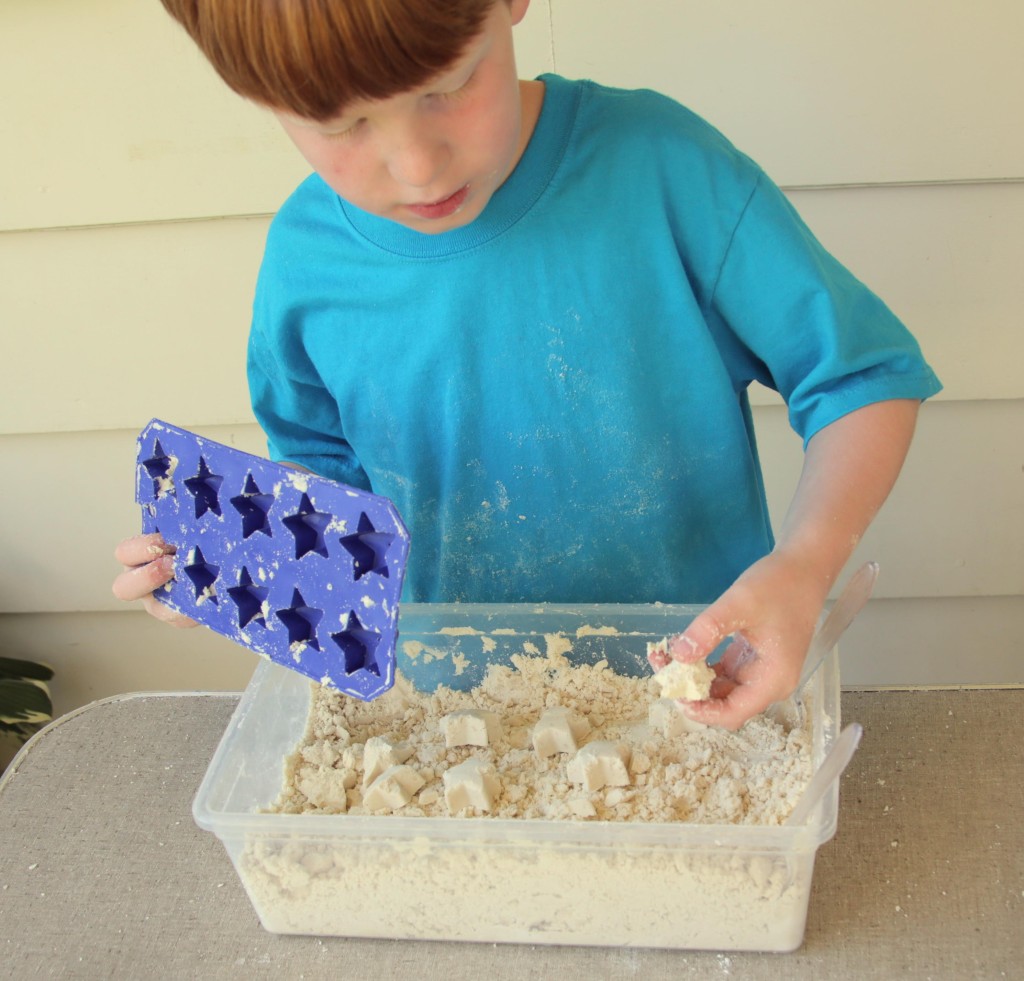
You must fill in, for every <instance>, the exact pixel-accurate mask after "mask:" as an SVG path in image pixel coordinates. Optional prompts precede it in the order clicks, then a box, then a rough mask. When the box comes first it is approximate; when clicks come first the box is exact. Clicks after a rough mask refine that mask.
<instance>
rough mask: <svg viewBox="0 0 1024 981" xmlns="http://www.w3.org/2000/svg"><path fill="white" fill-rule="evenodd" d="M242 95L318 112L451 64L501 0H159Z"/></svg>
mask: <svg viewBox="0 0 1024 981" xmlns="http://www.w3.org/2000/svg"><path fill="white" fill-rule="evenodd" d="M161 2H162V3H163V5H164V7H165V8H166V9H167V11H168V12H169V13H170V14H171V16H172V17H174V18H175V20H177V21H178V22H179V23H180V24H181V25H182V26H183V27H184V28H185V30H186V31H188V33H189V34H190V35H191V36H192V39H193V40H194V41H195V42H196V44H197V45H198V46H199V48H200V49H201V50H202V52H203V54H205V55H206V57H207V58H208V59H209V61H210V62H211V64H212V65H213V67H214V68H215V69H216V70H217V73H218V74H219V75H220V77H221V78H223V79H224V81H225V82H226V83H227V84H228V85H229V86H230V87H231V88H232V89H233V90H234V91H235V92H237V93H238V94H239V95H241V96H243V97H244V98H246V99H251V100H252V101H254V102H258V103H261V104H262V105H265V106H268V107H270V108H272V109H278V110H284V111H286V112H290V113H293V114H294V115H296V116H301V117H303V118H306V119H314V120H317V121H318V122H322V121H324V120H327V119H330V118H331V117H333V116H336V115H338V114H339V113H340V112H341V111H342V110H343V108H344V107H345V106H346V105H347V104H348V103H349V102H351V101H353V100H356V99H370V100H374V99H385V98H388V97H389V96H392V95H396V94H398V93H399V92H405V91H408V90H409V89H413V88H417V87H419V86H420V85H423V84H425V83H426V82H428V81H429V80H430V79H431V78H433V77H434V76H436V75H438V74H440V73H441V72H442V71H444V69H446V68H447V67H448V66H449V65H451V64H452V63H453V62H454V61H455V60H456V59H457V58H458V57H459V56H460V55H461V54H462V52H463V51H464V50H465V48H466V45H468V44H469V42H470V41H472V40H473V38H475V37H476V36H477V35H478V34H479V33H480V31H481V29H482V28H483V25H484V21H485V19H486V18H487V15H488V13H489V12H490V10H491V8H492V7H493V5H494V4H495V3H496V2H498V0H161Z"/></svg>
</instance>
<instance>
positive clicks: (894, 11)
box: [552, 0, 1024, 186]
mask: <svg viewBox="0 0 1024 981" xmlns="http://www.w3.org/2000/svg"><path fill="white" fill-rule="evenodd" d="M552 9H553V37H554V46H555V66H556V69H557V70H558V71H559V72H561V73H562V74H565V75H569V76H580V77H592V78H596V79H598V80H599V81H601V82H605V83H607V84H614V85H621V86H625V87H640V86H646V87H650V88H654V89H658V90H660V91H663V92H666V93H667V94H669V95H672V96H674V97H675V98H677V99H679V100H680V101H681V102H683V103H685V104H686V105H689V106H691V107H692V108H693V109H695V110H696V111H697V112H699V113H701V114H702V115H704V116H705V117H706V118H708V119H709V120H710V121H711V122H712V123H714V124H715V125H716V126H718V127H719V128H720V129H721V130H723V132H725V133H726V135H727V136H729V137H730V138H731V139H732V140H733V141H734V142H735V143H736V144H737V145H738V146H740V147H741V148H742V149H744V150H745V151H746V152H748V153H750V154H751V156H753V157H754V158H755V159H756V160H758V161H759V162H760V163H761V164H762V165H764V166H765V168H766V169H767V170H768V171H769V173H771V174H772V176H773V177H774V178H775V179H776V180H777V181H778V182H779V183H781V184H785V185H790V186H797V185H821V184H847V183H855V184H857V183H879V182H904V181H951V180H959V181H963V180H970V181H973V180H1001V179H1006V178H1013V179H1020V178H1021V177H1024V127H1021V126H1019V125H1016V124H1013V123H1012V122H1011V120H1014V119H1017V120H1019V119H1022V118H1024V58H1021V38H1022V37H1024V5H1022V4H1021V3H1020V0H979V2H977V3H935V2H934V0H900V2H898V3H894V2H892V0H857V2H855V3H850V2H844V0H775V2H773V3H765V2H763V0H731V2H729V3H706V2H698V0H606V2H603V3H601V4H600V5H596V4H595V3H594V0H558V2H557V3H555V4H553V8H552ZM598 10H599V12H598Z"/></svg>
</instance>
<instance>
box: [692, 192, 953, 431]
mask: <svg viewBox="0 0 1024 981" xmlns="http://www.w3.org/2000/svg"><path fill="white" fill-rule="evenodd" d="M710 307H711V309H710V311H709V318H710V319H711V320H713V321H714V322H715V323H716V324H717V326H718V327H719V329H720V330H722V331H723V332H724V333H725V334H727V335H731V336H732V339H733V342H734V348H735V352H736V353H735V355H734V357H733V358H732V361H733V365H734V367H735V369H736V370H737V372H738V374H739V375H741V376H742V375H746V376H747V377H745V378H741V381H742V382H749V381H753V380H757V381H760V382H762V383H763V384H765V385H767V386H769V387H771V388H774V389H775V390H776V391H778V392H779V393H780V394H781V395H782V397H783V399H785V401H786V405H787V407H788V409H789V419H790V424H791V425H792V427H793V429H794V430H795V431H796V432H797V433H798V434H799V435H800V436H801V437H802V439H803V440H804V443H805V444H806V442H807V441H808V440H809V439H810V438H811V437H812V436H813V435H814V434H815V433H816V432H817V431H818V430H820V429H822V428H824V427H825V426H827V425H829V423H831V422H834V421H835V420H836V419H838V418H840V417H841V416H844V415H846V414H847V413H849V412H852V411H854V410H855V409H858V408H861V407H862V406H864V405H868V404H870V403H873V402H880V401H884V400H887V399H897V398H908V399H925V398H928V397H930V396H931V395H934V394H935V393H936V392H938V391H939V390H940V389H941V384H940V383H939V381H938V379H937V378H936V376H935V374H934V372H933V371H932V369H931V368H930V367H929V366H928V364H927V363H926V362H925V360H924V358H923V356H922V354H921V349H920V347H919V346H918V344H917V342H916V340H915V339H914V337H913V336H912V335H911V333H910V332H909V331H908V330H907V328H906V327H905V326H904V325H903V324H902V323H901V321H900V320H899V319H898V318H897V317H896V316H895V315H894V314H893V312H892V311H891V310H890V309H889V308H888V307H887V306H886V305H885V304H884V303H883V302H882V300H881V299H879V297H877V296H876V295H875V294H874V293H873V292H871V290H869V289H868V288H867V287H866V286H865V285H864V284H863V283H861V282H860V281H859V280H858V279H857V278H856V277H855V276H854V275H853V274H852V273H851V272H850V271H849V270H848V269H846V268H845V267H844V266H843V265H842V264H841V263H839V262H838V261H837V260H836V259H835V258H834V257H833V256H832V255H830V254H829V253H828V252H827V251H826V250H825V249H824V248H823V246H822V245H821V244H820V243H819V242H818V241H817V239H816V238H815V237H814V235H813V234H812V233H811V232H810V230H809V229H808V228H807V226H806V225H805V224H804V222H803V221H802V220H801V218H800V217H799V215H798V214H797V213H796V211H795V210H794V208H793V207H792V205H791V204H790V203H789V201H788V200H787V199H786V198H785V196H784V195H783V194H782V192H781V191H780V190H779V189H778V188H777V187H776V186H775V185H774V184H772V183H771V181H770V180H768V178H766V177H765V176H764V175H763V174H762V175H761V176H760V178H759V180H758V182H757V184H756V186H755V187H754V190H753V192H752V193H751V196H750V199H749V201H748V202H747V205H746V208H745V209H744V211H743V213H742V216H741V218H740V220H739V222H738V224H737V226H736V228H735V231H734V234H733V236H732V240H731V242H730V243H729V246H728V249H727V252H726V254H725V257H724V260H723V262H722V266H721V269H720V272H719V275H718V279H717V282H716V284H715V287H714V292H713V296H712V300H711V304H710ZM727 346H728V345H727Z"/></svg>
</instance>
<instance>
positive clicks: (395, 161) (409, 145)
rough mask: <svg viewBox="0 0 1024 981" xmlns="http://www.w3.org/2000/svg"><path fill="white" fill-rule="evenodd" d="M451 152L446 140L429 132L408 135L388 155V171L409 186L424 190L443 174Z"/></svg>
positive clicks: (395, 178) (394, 177)
mask: <svg viewBox="0 0 1024 981" xmlns="http://www.w3.org/2000/svg"><path fill="white" fill-rule="evenodd" d="M450 157H451V150H450V148H449V147H448V144H447V142H446V141H444V140H442V139H438V138H437V137H436V136H431V135H430V134H429V133H423V132H411V133H407V134H406V136H405V137H404V138H403V139H402V140H401V141H399V142H396V143H395V144H394V145H393V146H392V147H391V150H390V152H389V153H388V160H387V165H388V172H389V173H390V174H391V176H392V178H393V179H394V180H396V181H398V182H400V183H402V184H406V185H408V186H409V187H428V186H429V185H430V184H431V183H433V182H434V181H436V179H437V178H438V177H439V176H440V175H441V173H442V172H443V171H444V168H445V166H446V165H447V163H448V160H449V159H450Z"/></svg>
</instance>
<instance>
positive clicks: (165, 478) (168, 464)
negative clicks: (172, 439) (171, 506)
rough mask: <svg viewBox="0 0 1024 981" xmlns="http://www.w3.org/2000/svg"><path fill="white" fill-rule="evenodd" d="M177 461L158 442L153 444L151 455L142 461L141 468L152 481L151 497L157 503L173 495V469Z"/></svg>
mask: <svg viewBox="0 0 1024 981" xmlns="http://www.w3.org/2000/svg"><path fill="white" fill-rule="evenodd" d="M177 465H178V461H177V460H176V459H175V458H174V457H173V456H170V455H169V454H167V453H165V452H164V448H163V447H162V446H161V445H160V440H155V441H154V442H153V455H152V456H151V457H149V459H147V460H143V461H142V468H143V469H144V470H145V471H146V473H147V474H149V476H150V479H151V480H152V481H153V496H154V497H155V498H156V499H157V500H158V501H159V500H160V499H161V498H162V497H166V496H167V495H168V494H173V493H174V468H175V467H176V466H177Z"/></svg>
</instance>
